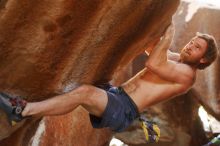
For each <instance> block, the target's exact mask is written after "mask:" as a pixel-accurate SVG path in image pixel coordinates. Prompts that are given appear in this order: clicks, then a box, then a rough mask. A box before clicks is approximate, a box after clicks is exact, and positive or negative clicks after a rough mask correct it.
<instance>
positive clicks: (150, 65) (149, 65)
mask: <svg viewBox="0 0 220 146" xmlns="http://www.w3.org/2000/svg"><path fill="white" fill-rule="evenodd" d="M145 67H147V68H148V69H149V70H151V71H154V70H155V69H157V68H158V64H156V63H153V62H152V61H146V63H145Z"/></svg>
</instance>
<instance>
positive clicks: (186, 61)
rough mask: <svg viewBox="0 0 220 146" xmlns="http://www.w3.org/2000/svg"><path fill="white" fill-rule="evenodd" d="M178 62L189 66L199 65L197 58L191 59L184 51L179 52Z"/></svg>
mask: <svg viewBox="0 0 220 146" xmlns="http://www.w3.org/2000/svg"><path fill="white" fill-rule="evenodd" d="M180 62H182V63H184V64H187V65H189V66H197V65H199V61H198V60H194V59H192V58H191V57H190V56H189V55H188V54H186V53H185V52H181V53H180Z"/></svg>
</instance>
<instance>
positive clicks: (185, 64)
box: [0, 34, 218, 132]
mask: <svg viewBox="0 0 220 146" xmlns="http://www.w3.org/2000/svg"><path fill="white" fill-rule="evenodd" d="M170 42H171V41H170V36H169V35H165V37H164V39H163V40H162V41H160V43H159V45H158V46H157V47H156V48H155V49H154V50H153V51H152V52H151V54H150V56H149V58H148V60H147V62H146V67H145V68H144V69H143V70H142V71H141V72H140V73H138V74H137V75H136V76H134V77H133V78H132V79H130V80H129V81H127V82H125V83H124V84H122V85H121V86H120V87H107V86H106V87H105V88H98V87H95V86H92V85H81V86H79V87H77V88H76V89H74V90H72V91H70V92H68V93H65V94H63V95H58V96H55V97H52V98H50V99H47V100H43V101H40V102H27V103H25V102H24V101H23V100H21V101H17V100H18V99H17V98H16V99H15V100H8V101H6V98H5V96H7V95H5V94H1V95H0V103H1V106H0V107H3V109H4V110H5V111H6V113H7V114H8V116H9V117H10V118H11V119H12V120H15V121H20V120H22V119H23V117H26V116H31V115H41V116H48V115H61V114H65V113H68V112H70V111H72V110H74V109H75V108H77V107H78V106H79V105H81V106H82V107H84V108H85V109H86V110H87V111H88V112H89V114H90V120H91V123H92V125H93V127H95V128H103V127H109V128H110V129H111V130H113V131H117V132H118V131H123V130H124V129H125V128H127V127H128V126H129V125H130V124H131V123H132V122H133V120H134V119H136V118H137V117H138V116H139V113H141V112H143V110H144V109H145V108H147V107H149V106H151V105H154V104H157V103H159V102H161V101H164V100H168V99H171V98H172V97H174V96H177V95H179V94H183V93H185V92H187V91H188V90H189V89H190V87H191V86H192V85H193V83H194V81H195V76H196V70H197V69H204V68H205V67H207V66H209V65H210V64H211V63H212V62H213V61H214V60H215V58H216V57H217V52H218V50H217V45H216V42H215V39H214V38H213V37H212V36H210V35H207V34H197V35H196V36H195V37H194V38H192V40H191V41H190V42H189V43H188V44H187V45H186V46H185V47H184V48H183V49H182V50H181V53H180V54H177V53H172V52H171V51H167V49H168V47H169V45H170ZM11 105H13V106H11ZM17 105H20V106H22V110H21V111H18V112H16V110H15V107H17ZM11 107H13V108H11Z"/></svg>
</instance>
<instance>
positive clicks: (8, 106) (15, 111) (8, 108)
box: [0, 92, 27, 126]
mask: <svg viewBox="0 0 220 146" xmlns="http://www.w3.org/2000/svg"><path fill="white" fill-rule="evenodd" d="M26 104H27V102H26V101H25V100H23V99H22V98H20V97H12V96H10V95H8V94H6V93H2V92H0V108H1V109H3V110H4V111H5V113H6V114H7V116H8V120H9V123H10V124H11V125H12V126H14V125H15V124H16V123H17V122H20V121H21V120H23V119H24V117H23V116H22V115H21V113H22V111H23V109H24V108H25V106H26Z"/></svg>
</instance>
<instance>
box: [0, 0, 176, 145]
mask: <svg viewBox="0 0 220 146" xmlns="http://www.w3.org/2000/svg"><path fill="white" fill-rule="evenodd" d="M178 4H179V1H176V0H166V1H164V0H154V1H133V0H117V1H113V0H112V1H111V0H104V1H99V0H93V1H86V0H85V1H77V0H71V1H70V0H62V1H50V0H35V1H29V0H22V1H17V0H2V1H0V49H1V50H0V90H1V91H4V92H8V93H11V94H14V95H19V96H22V97H26V99H27V100H28V101H39V100H43V99H46V98H49V97H52V96H54V95H57V94H63V93H65V92H68V91H70V90H72V89H74V88H75V87H76V86H77V85H79V84H81V83H89V84H93V83H101V82H107V81H110V80H111V79H112V75H113V73H114V72H115V71H117V70H120V69H121V68H123V67H124V66H125V65H126V64H128V62H130V61H131V60H132V59H133V58H134V57H135V56H137V55H138V54H139V53H140V52H142V51H143V50H144V49H145V48H147V47H152V46H154V45H155V43H156V42H157V41H158V40H159V38H160V37H161V36H162V35H163V33H164V31H165V29H166V28H167V27H168V25H169V24H170V23H171V16H172V14H173V13H174V12H175V10H176V8H177V6H178ZM0 113H1V119H0V139H1V142H0V145H4V146H12V145H13V146H16V145H17V146H20V145H22V146H25V145H41V146H44V145H76V146H78V145H80V146H83V145H92V146H95V145H97V146H100V145H105V144H106V143H107V142H108V141H109V135H110V134H111V133H110V132H109V130H106V129H103V130H95V129H93V128H91V125H90V123H89V119H88V113H87V112H86V111H85V110H83V109H82V108H78V109H77V110H75V111H73V112H71V113H69V114H67V115H63V116H57V117H44V118H43V119H42V120H41V119H39V118H32V119H28V120H27V121H26V122H25V123H24V122H23V123H20V124H17V126H14V127H11V126H10V125H9V124H8V122H7V119H6V116H5V114H4V112H2V111H1V112H0ZM16 130H17V131H16ZM15 131H16V132H15ZM6 137H7V138H6Z"/></svg>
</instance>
